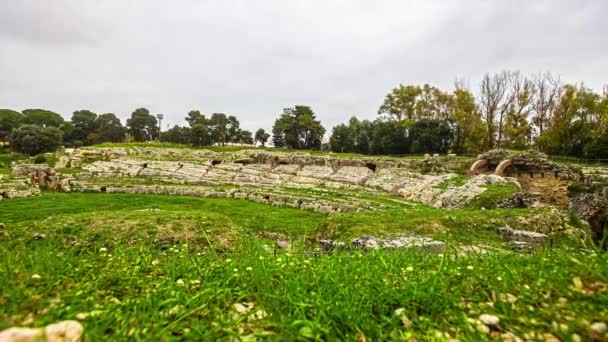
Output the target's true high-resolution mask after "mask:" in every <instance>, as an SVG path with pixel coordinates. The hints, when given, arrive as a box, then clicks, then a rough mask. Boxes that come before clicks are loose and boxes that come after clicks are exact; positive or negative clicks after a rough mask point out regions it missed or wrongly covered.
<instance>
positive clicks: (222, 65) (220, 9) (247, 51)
mask: <svg viewBox="0 0 608 342" xmlns="http://www.w3.org/2000/svg"><path fill="white" fill-rule="evenodd" d="M606 13H608V5H606V2H604V1H603V0H595V1H592V0H588V1H534V2H530V1H510V2H496V1H465V0H461V1H373V2H372V1H346V0H343V1H304V0H302V1H281V0H268V1H255V2H253V1H244V0H243V1H237V0H234V1H189V0H182V1H171V2H169V1H143V0H142V1H134V0H133V1H119V0H108V1H92V0H91V1H86V0H84V1H67V0H55V1H52V2H51V1H48V2H47V1H8V0H5V1H2V2H1V4H0V44H1V46H2V48H3V51H9V53H5V52H3V53H0V75H2V76H1V77H0V107H9V108H14V109H24V108H27V107H43V108H49V109H52V110H55V111H58V112H60V113H62V114H63V115H64V116H66V117H69V116H70V114H71V112H73V111H74V110H77V109H81V108H89V109H91V110H94V111H96V112H99V113H104V112H114V113H116V114H118V115H119V116H120V117H121V118H122V119H125V118H126V117H128V115H129V114H130V112H131V111H132V110H133V109H135V108H137V107H140V106H146V107H147V108H149V109H150V110H151V111H153V112H163V113H164V114H165V116H166V118H167V120H165V121H166V122H167V123H169V124H183V123H184V120H183V117H184V116H185V114H186V113H187V112H188V110H190V109H200V110H201V111H203V112H205V113H213V112H224V113H228V114H234V115H237V116H238V117H239V118H240V119H241V122H242V125H243V126H244V127H246V128H248V129H256V128H259V127H264V128H266V129H270V127H271V125H272V122H273V120H274V118H275V117H276V115H277V114H278V113H280V112H281V110H282V108H283V107H286V106H290V105H294V104H307V105H310V106H312V107H313V109H314V110H315V111H316V112H317V114H318V117H319V118H321V120H322V121H323V123H324V124H325V126H326V127H327V128H328V129H330V128H331V126H333V125H335V124H336V123H339V122H343V121H345V120H346V119H347V118H348V117H349V116H351V115H353V114H356V115H358V116H360V117H365V118H374V117H375V115H376V111H377V108H378V106H379V104H380V102H381V101H382V98H383V97H384V94H386V92H388V91H389V90H390V89H391V88H392V87H394V86H396V85H397V84H399V83H430V84H434V85H437V86H441V87H444V88H447V89H449V88H450V87H451V85H452V82H453V80H454V78H455V77H464V78H465V79H467V80H469V82H470V84H471V87H472V88H473V90H476V86H477V82H478V80H479V79H480V77H481V76H482V75H483V73H485V72H487V71H489V72H492V71H499V70H502V69H521V70H522V71H524V72H535V71H540V70H547V69H549V70H552V71H554V72H559V73H560V74H562V75H563V78H564V79H565V80H567V81H585V82H586V84H587V85H590V86H593V87H595V88H596V89H599V87H601V85H602V84H604V83H605V82H608V80H607V79H606V78H605V75H606V74H607V73H606V70H608V59H606V58H605V56H607V55H608V45H606V44H605V42H606V40H605V37H606V36H607V34H608V28H607V25H606V21H605V19H604V18H603V17H604V16H605V14H606Z"/></svg>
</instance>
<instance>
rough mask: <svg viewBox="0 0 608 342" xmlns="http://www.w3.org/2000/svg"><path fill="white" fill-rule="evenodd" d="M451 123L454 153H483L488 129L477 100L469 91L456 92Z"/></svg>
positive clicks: (457, 90) (458, 90)
mask: <svg viewBox="0 0 608 342" xmlns="http://www.w3.org/2000/svg"><path fill="white" fill-rule="evenodd" d="M450 121H451V122H452V123H453V125H454V144H453V151H454V152H456V153H465V152H468V153H479V152H482V150H483V140H484V138H485V137H486V127H485V126H484V124H483V121H482V120H481V114H480V113H479V110H478V109H477V105H476V104H475V98H474V97H473V94H471V92H469V91H468V90H465V89H456V90H455V91H454V93H453V102H452V109H451V114H450Z"/></svg>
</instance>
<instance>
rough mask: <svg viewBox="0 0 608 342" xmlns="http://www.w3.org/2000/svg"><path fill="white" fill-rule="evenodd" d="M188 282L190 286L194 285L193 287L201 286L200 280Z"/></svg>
mask: <svg viewBox="0 0 608 342" xmlns="http://www.w3.org/2000/svg"><path fill="white" fill-rule="evenodd" d="M190 282H191V283H192V284H194V285H200V284H201V281H200V280H192V281H190Z"/></svg>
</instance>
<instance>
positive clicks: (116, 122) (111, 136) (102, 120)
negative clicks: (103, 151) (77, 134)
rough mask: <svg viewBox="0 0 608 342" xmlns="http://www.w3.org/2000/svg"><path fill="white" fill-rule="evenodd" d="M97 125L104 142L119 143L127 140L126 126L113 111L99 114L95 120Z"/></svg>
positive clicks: (101, 139)
mask: <svg viewBox="0 0 608 342" xmlns="http://www.w3.org/2000/svg"><path fill="white" fill-rule="evenodd" d="M95 127H97V130H98V133H99V136H100V138H99V139H100V141H102V142H113V143H117V142H122V141H124V140H125V128H124V127H123V126H122V123H121V122H120V119H118V118H117V117H116V115H114V114H113V113H106V114H101V115H99V116H98V117H97V119H96V120H95Z"/></svg>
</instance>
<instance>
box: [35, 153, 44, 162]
mask: <svg viewBox="0 0 608 342" xmlns="http://www.w3.org/2000/svg"><path fill="white" fill-rule="evenodd" d="M42 163H46V156H45V155H44V154H39V155H37V156H36V158H34V164H42Z"/></svg>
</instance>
